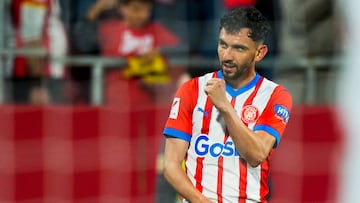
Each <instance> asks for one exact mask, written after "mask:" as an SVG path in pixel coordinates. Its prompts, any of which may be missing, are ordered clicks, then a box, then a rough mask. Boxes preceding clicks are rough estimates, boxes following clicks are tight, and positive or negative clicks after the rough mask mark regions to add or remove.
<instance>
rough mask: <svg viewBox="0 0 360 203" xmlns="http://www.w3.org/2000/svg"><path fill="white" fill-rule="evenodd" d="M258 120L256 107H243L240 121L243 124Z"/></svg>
mask: <svg viewBox="0 0 360 203" xmlns="http://www.w3.org/2000/svg"><path fill="white" fill-rule="evenodd" d="M258 118H259V110H258V108H256V106H253V105H247V106H244V107H243V109H242V111H241V120H242V121H243V122H244V123H253V122H255V121H256V120H257V119H258Z"/></svg>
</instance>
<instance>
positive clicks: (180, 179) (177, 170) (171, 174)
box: [164, 163, 209, 203]
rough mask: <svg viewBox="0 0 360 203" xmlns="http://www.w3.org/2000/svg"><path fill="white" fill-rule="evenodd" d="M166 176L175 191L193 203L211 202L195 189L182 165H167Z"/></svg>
mask: <svg viewBox="0 0 360 203" xmlns="http://www.w3.org/2000/svg"><path fill="white" fill-rule="evenodd" d="M164 176H165V178H166V180H167V181H168V182H169V183H170V184H171V185H172V186H173V187H174V189H175V190H176V191H177V192H178V193H179V194H180V195H181V196H183V197H184V198H185V199H186V200H188V201H190V202H191V203H200V202H208V201H209V200H207V199H206V197H205V196H203V195H202V194H201V193H200V192H199V191H198V190H197V189H196V188H195V187H194V185H193V184H192V183H191V181H190V179H189V178H188V176H187V175H186V173H185V171H184V170H183V169H182V168H181V165H180V164H177V163H166V164H165V168H164Z"/></svg>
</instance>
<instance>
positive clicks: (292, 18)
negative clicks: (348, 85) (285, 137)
mask: <svg viewBox="0 0 360 203" xmlns="http://www.w3.org/2000/svg"><path fill="white" fill-rule="evenodd" d="M281 6H282V16H283V18H282V19H283V20H282V24H281V35H280V38H279V56H280V57H281V59H283V60H284V61H285V62H286V63H279V64H278V66H277V67H280V66H287V67H291V68H290V69H287V70H285V69H281V72H276V76H277V79H278V80H282V82H281V83H283V84H284V85H285V86H287V87H288V89H289V91H290V92H291V93H292V94H293V99H294V101H295V102H296V103H301V102H305V99H307V102H309V100H311V101H310V102H318V103H323V102H329V101H333V100H334V94H333V88H325V89H324V88H322V87H323V86H324V85H325V86H329V87H332V86H333V85H334V82H333V77H335V75H337V73H336V72H335V69H333V68H332V65H331V63H330V62H331V58H332V57H334V56H335V54H336V52H337V51H339V50H341V49H340V48H338V43H340V40H339V35H338V34H339V33H338V32H337V27H336V26H337V25H336V23H337V20H336V15H335V12H334V10H335V9H334V1H333V0H317V1H312V0H305V1H300V0H282V1H281ZM319 58H322V59H325V60H324V61H325V62H327V63H323V65H321V66H316V67H315V69H314V68H313V67H311V68H312V69H313V70H314V71H316V72H314V73H315V75H314V76H316V78H315V80H316V84H317V89H308V88H307V86H306V85H305V84H306V83H307V82H308V81H305V79H304V78H306V77H305V73H304V71H303V70H301V69H296V68H292V67H302V66H303V65H302V64H303V62H310V63H309V65H308V66H310V65H312V66H314V65H316V63H312V62H311V60H313V59H319ZM328 59H329V60H328ZM308 70H310V69H308ZM309 91H310V92H311V91H313V92H315V94H314V96H312V97H309V96H308V95H309V94H308V92H309Z"/></svg>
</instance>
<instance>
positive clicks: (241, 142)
mask: <svg viewBox="0 0 360 203" xmlns="http://www.w3.org/2000/svg"><path fill="white" fill-rule="evenodd" d="M220 112H221V115H222V117H223V118H224V121H225V123H226V127H227V129H228V131H229V134H230V136H231V138H232V140H233V142H234V144H235V147H236V149H237V150H238V152H239V153H240V156H241V157H242V158H243V159H245V160H246V161H247V162H248V163H249V164H250V165H251V166H253V167H255V166H257V165H259V164H260V163H261V162H263V161H264V160H265V159H266V157H267V156H268V153H269V149H268V147H266V145H265V144H264V142H263V140H262V139H260V135H259V134H257V133H255V132H253V131H252V130H250V129H249V128H248V127H247V126H246V125H244V123H243V122H242V121H241V119H240V118H239V116H238V115H237V114H236V112H235V111H234V109H233V108H232V106H231V105H230V104H229V105H227V106H226V107H224V108H222V110H220Z"/></svg>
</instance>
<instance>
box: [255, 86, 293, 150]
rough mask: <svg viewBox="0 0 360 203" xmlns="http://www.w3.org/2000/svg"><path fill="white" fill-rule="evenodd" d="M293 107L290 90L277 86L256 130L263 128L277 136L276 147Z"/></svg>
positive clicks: (257, 123)
mask: <svg viewBox="0 0 360 203" xmlns="http://www.w3.org/2000/svg"><path fill="white" fill-rule="evenodd" d="M291 108H292V97H291V95H290V93H289V91H288V90H286V89H285V88H283V87H282V86H277V87H276V88H275V90H274V92H273V94H272V95H271V98H270V101H269V103H268V105H267V106H266V107H265V109H264V111H263V112H262V114H261V115H260V118H259V119H258V121H257V122H256V124H255V126H254V131H257V130H263V131H266V132H268V133H269V134H271V135H272V136H274V137H275V138H276V143H275V145H274V148H276V147H277V146H278V145H279V143H280V140H281V137H282V135H283V133H284V130H285V128H286V125H287V123H288V121H289V118H290V111H291Z"/></svg>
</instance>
